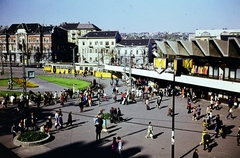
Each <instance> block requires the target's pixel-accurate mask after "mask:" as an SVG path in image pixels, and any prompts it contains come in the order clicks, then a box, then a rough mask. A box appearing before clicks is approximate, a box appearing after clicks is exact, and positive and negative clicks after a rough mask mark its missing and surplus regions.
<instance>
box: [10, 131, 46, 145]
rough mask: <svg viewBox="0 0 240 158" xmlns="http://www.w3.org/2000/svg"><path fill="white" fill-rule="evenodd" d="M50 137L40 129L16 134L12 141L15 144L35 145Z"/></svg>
mask: <svg viewBox="0 0 240 158" xmlns="http://www.w3.org/2000/svg"><path fill="white" fill-rule="evenodd" d="M49 138H50V134H49V133H42V132H40V131H28V132H25V133H23V134H20V135H18V136H16V137H15V138H14V139H13V143H14V144H15V145H17V146H36V145H41V144H43V143H45V142H46V141H47V140H48V139H49Z"/></svg>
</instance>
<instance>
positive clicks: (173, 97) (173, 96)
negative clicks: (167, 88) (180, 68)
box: [171, 71, 175, 158]
mask: <svg viewBox="0 0 240 158" xmlns="http://www.w3.org/2000/svg"><path fill="white" fill-rule="evenodd" d="M172 113H173V115H172V137H171V141H172V158H174V144H175V131H174V127H175V71H174V72H173V90H172Z"/></svg>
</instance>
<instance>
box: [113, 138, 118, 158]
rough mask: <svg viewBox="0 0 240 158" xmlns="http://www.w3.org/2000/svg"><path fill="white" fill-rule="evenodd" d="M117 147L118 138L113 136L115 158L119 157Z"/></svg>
mask: <svg viewBox="0 0 240 158" xmlns="http://www.w3.org/2000/svg"><path fill="white" fill-rule="evenodd" d="M117 148H118V144H117V139H116V137H113V141H112V157H113V158H117Z"/></svg>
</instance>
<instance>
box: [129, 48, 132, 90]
mask: <svg viewBox="0 0 240 158" xmlns="http://www.w3.org/2000/svg"><path fill="white" fill-rule="evenodd" d="M131 59H132V49H131V50H130V54H129V79H130V93H131V92H132V62H131Z"/></svg>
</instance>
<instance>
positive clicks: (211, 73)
mask: <svg viewBox="0 0 240 158" xmlns="http://www.w3.org/2000/svg"><path fill="white" fill-rule="evenodd" d="M208 73H209V77H212V76H213V67H212V66H209V72H208Z"/></svg>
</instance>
